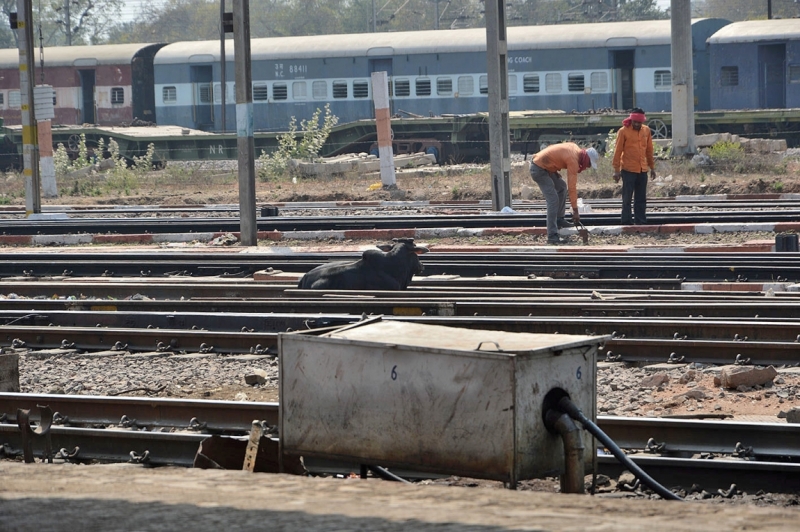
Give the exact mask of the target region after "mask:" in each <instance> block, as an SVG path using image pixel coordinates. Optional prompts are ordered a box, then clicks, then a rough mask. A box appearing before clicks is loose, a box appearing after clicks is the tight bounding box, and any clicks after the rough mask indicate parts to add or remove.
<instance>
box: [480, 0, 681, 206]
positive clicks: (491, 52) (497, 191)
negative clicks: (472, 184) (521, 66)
mask: <svg viewBox="0 0 800 532" xmlns="http://www.w3.org/2000/svg"><path fill="white" fill-rule="evenodd" d="M687 1H688V0H687ZM486 62H487V69H486V73H487V78H488V84H489V166H490V168H491V172H492V209H494V210H495V211H500V210H502V209H503V207H509V208H510V207H511V154H510V152H511V141H510V140H509V130H508V41H507V40H506V2H505V0H486Z"/></svg>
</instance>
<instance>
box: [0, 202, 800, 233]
mask: <svg viewBox="0 0 800 532" xmlns="http://www.w3.org/2000/svg"><path fill="white" fill-rule="evenodd" d="M798 218H800V209H781V210H753V209H747V210H729V211H719V212H707V211H706V212H690V211H681V212H648V224H650V225H666V224H699V223H703V224H742V223H744V224H751V225H755V224H759V223H762V224H775V223H792V222H796V221H797V220H798ZM581 221H582V222H583V223H584V224H585V225H587V226H618V225H619V213H618V212H607V213H603V212H596V213H587V214H583V215H581ZM240 223H241V222H240V220H239V218H236V217H221V216H217V217H201V216H196V217H185V216H160V217H147V218H143V217H130V216H126V217H119V218H117V217H112V218H108V217H106V218H88V217H87V218H68V217H63V216H61V217H54V218H43V219H36V220H31V219H27V218H26V219H20V220H18V219H8V220H4V223H3V229H2V234H4V235H11V236H22V235H68V234H72V235H76V234H84V233H90V234H95V233H103V234H146V233H150V234H159V233H207V232H238V231H239V229H240ZM545 225H546V221H545V215H544V213H541V212H539V213H536V214H531V213H527V212H525V211H520V212H517V213H516V214H501V213H490V214H489V215H487V214H481V215H476V214H440V215H436V216H433V215H431V214H429V213H425V214H406V215H403V216H387V215H383V216H380V215H372V216H370V215H366V214H365V215H361V216H277V217H267V218H264V217H259V218H258V219H257V220H256V228H257V230H258V231H267V232H268V231H280V232H287V231H323V230H325V231H355V230H367V229H382V230H389V229H395V230H396V229H407V228H410V227H411V228H417V229H430V228H449V227H460V228H466V229H469V228H482V227H544V226H545ZM765 230H766V229H765Z"/></svg>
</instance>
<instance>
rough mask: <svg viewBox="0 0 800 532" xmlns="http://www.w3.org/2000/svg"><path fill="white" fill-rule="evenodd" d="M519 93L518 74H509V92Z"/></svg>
mask: <svg viewBox="0 0 800 532" xmlns="http://www.w3.org/2000/svg"><path fill="white" fill-rule="evenodd" d="M516 93H517V75H516V74H509V75H508V94H509V95H511V94H516Z"/></svg>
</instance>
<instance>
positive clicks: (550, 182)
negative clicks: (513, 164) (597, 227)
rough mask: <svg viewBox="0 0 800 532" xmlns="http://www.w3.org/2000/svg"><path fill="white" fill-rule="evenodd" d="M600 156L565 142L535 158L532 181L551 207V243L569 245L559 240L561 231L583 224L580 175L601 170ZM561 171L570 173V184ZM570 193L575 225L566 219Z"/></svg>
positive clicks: (548, 232)
mask: <svg viewBox="0 0 800 532" xmlns="http://www.w3.org/2000/svg"><path fill="white" fill-rule="evenodd" d="M599 157H600V155H599V154H598V153H597V150H595V149H594V148H589V149H586V150H584V149H581V147H580V146H578V145H577V144H575V143H574V142H564V143H562V144H553V145H551V146H548V147H546V148H545V149H543V150H542V151H540V152H539V153H537V154H536V155H534V156H533V160H532V161H531V179H533V181H534V182H535V183H536V184H537V185H539V189H540V190H541V191H542V194H543V195H544V200H545V202H546V203H547V243H548V244H566V243H567V242H569V240H567V239H566V238H563V239H562V238H561V237H560V236H558V228H559V227H569V226H570V225H573V224H576V223H578V222H579V221H580V219H581V217H580V214H578V190H577V185H578V174H579V173H580V172H583V171H584V170H586V169H587V168H589V167H590V166H591V167H592V168H595V169H596V168H597V159H598V158H599ZM559 170H566V171H567V182H566V183H564V180H563V179H561V176H560V175H559V174H558V172H559ZM567 190H569V203H570V205H571V206H572V223H571V224H570V223H568V222H567V221H566V220H565V219H564V211H565V209H566V200H567V194H566V193H567Z"/></svg>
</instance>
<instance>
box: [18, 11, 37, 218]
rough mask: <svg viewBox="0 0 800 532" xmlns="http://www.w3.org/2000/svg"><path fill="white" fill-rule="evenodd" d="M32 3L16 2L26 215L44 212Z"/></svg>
mask: <svg viewBox="0 0 800 532" xmlns="http://www.w3.org/2000/svg"><path fill="white" fill-rule="evenodd" d="M31 4H32V2H31V0H17V31H19V32H21V34H20V35H19V38H18V39H17V41H18V42H19V96H20V110H21V112H22V161H23V171H22V173H23V175H24V176H25V215H26V216H30V215H31V214H39V213H41V212H42V198H41V184H40V181H39V138H38V133H37V128H36V114H35V113H34V110H33V85H34V79H33V77H34V74H33V62H34V61H33V53H34V48H33V9H32V7H31Z"/></svg>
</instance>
